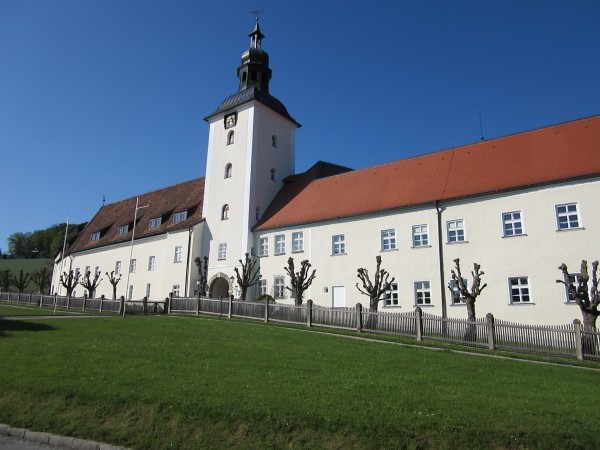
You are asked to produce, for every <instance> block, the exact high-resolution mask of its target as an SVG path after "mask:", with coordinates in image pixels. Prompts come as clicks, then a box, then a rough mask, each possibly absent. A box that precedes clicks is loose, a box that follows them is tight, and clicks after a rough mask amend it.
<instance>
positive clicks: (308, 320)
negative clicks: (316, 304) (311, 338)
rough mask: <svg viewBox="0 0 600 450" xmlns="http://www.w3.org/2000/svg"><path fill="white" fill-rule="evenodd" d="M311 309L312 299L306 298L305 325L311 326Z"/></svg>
mask: <svg viewBox="0 0 600 450" xmlns="http://www.w3.org/2000/svg"><path fill="white" fill-rule="evenodd" d="M312 311H313V301H312V300H311V299H308V300H307V302H306V326H307V327H312Z"/></svg>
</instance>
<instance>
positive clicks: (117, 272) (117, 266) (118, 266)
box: [115, 261, 121, 275]
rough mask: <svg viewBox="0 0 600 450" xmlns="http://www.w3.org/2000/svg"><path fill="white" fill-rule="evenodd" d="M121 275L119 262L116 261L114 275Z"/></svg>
mask: <svg viewBox="0 0 600 450" xmlns="http://www.w3.org/2000/svg"><path fill="white" fill-rule="evenodd" d="M120 273H121V261H117V262H116V263H115V274H117V275H118V274H120Z"/></svg>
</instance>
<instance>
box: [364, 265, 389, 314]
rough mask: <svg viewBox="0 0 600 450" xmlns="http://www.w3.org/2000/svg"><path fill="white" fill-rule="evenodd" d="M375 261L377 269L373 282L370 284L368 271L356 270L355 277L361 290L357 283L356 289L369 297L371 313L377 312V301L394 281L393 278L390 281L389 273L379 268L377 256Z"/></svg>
mask: <svg viewBox="0 0 600 450" xmlns="http://www.w3.org/2000/svg"><path fill="white" fill-rule="evenodd" d="M375 261H376V263H377V268H376V270H375V278H374V279H373V282H371V279H370V278H369V271H368V270H367V269H364V268H360V269H356V271H357V272H358V274H357V275H356V276H357V277H358V278H359V279H360V281H361V282H362V288H361V287H360V286H359V285H358V283H356V288H357V289H358V291H359V292H360V293H361V294H363V295H367V296H369V309H370V310H371V311H377V308H378V306H379V299H380V298H381V296H382V295H383V294H384V293H385V292H386V291H389V289H390V286H391V284H392V283H393V282H394V280H395V278H394V277H392V279H391V280H390V279H389V277H390V274H389V272H388V271H387V270H385V269H382V268H381V256H379V255H377V257H376V258H375Z"/></svg>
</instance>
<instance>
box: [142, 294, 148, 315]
mask: <svg viewBox="0 0 600 450" xmlns="http://www.w3.org/2000/svg"><path fill="white" fill-rule="evenodd" d="M142 305H143V306H144V315H146V313H147V312H148V297H145V296H144V298H143V299H142Z"/></svg>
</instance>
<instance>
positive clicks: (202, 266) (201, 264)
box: [194, 256, 208, 296]
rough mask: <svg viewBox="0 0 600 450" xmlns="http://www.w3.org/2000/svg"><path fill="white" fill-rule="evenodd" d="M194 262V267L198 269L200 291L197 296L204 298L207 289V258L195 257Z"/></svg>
mask: <svg viewBox="0 0 600 450" xmlns="http://www.w3.org/2000/svg"><path fill="white" fill-rule="evenodd" d="M194 262H195V263H196V267H198V275H200V280H199V281H200V289H199V291H198V295H201V296H205V295H206V290H207V288H208V256H205V257H204V258H203V259H200V257H199V256H196V258H194Z"/></svg>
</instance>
